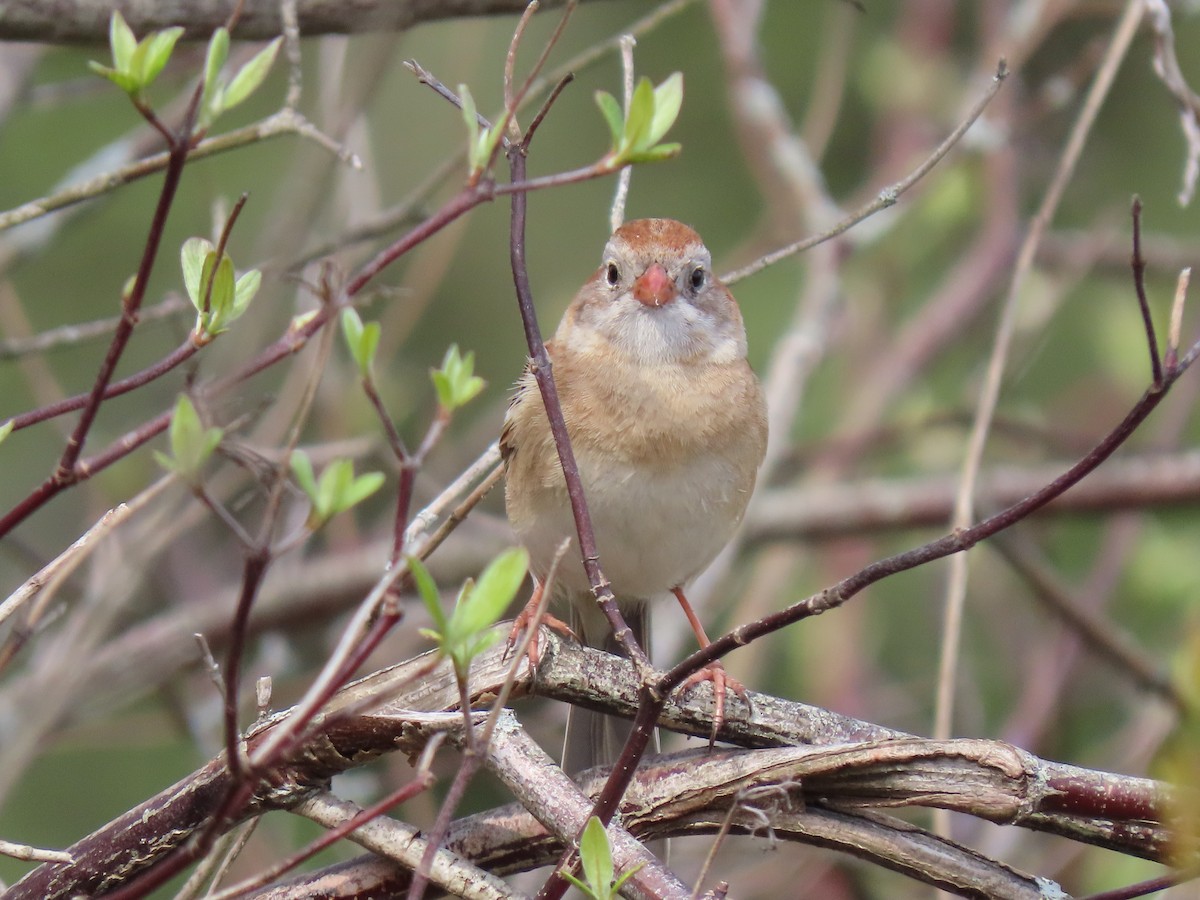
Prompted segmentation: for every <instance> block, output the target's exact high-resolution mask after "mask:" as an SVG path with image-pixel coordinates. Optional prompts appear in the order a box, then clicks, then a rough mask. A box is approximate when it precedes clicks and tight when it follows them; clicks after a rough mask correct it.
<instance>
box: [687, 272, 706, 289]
mask: <svg viewBox="0 0 1200 900" xmlns="http://www.w3.org/2000/svg"><path fill="white" fill-rule="evenodd" d="M706 278H707V276H706V275H705V272H704V266H696V268H694V269H692V279H691V281H692V290H693V291H698V290H700V288H702V287H704V281H705V279H706Z"/></svg>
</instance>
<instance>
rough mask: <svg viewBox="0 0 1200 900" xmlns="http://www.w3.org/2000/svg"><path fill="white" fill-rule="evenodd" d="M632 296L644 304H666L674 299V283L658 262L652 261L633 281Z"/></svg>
mask: <svg viewBox="0 0 1200 900" xmlns="http://www.w3.org/2000/svg"><path fill="white" fill-rule="evenodd" d="M633 296H634V299H636V300H638V301H639V302H640V303H643V304H645V305H646V306H666V305H667V304H668V303H670V302H671V301H672V300H674V299H675V283H674V282H673V281H671V276H669V275H668V274H667V270H666V269H664V268H663V267H662V265H661V264H660V263H654V264H653V265H651V266H650V268H648V269H647V270H646V271H645V272H643V273H642V274H641V276H640V277H639V278H638V279H637V281H635V282H634V283H633Z"/></svg>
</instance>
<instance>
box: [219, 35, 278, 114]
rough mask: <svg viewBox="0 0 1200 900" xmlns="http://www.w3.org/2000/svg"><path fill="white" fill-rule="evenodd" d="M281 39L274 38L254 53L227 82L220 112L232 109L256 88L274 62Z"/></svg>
mask: <svg viewBox="0 0 1200 900" xmlns="http://www.w3.org/2000/svg"><path fill="white" fill-rule="evenodd" d="M282 40H283V38H275V40H273V41H271V43H269V44H267V46H265V47H264V48H263V49H261V50H259V51H258V52H257V53H256V54H254V56H253V58H251V60H250V61H249V62H248V63H246V64H245V65H244V66H242V67H241V69H239V70H238V73H237V74H236V75H234V76H233V80H232V81H230V82H229V87H227V88H226V89H225V95H224V103H223V104H222V107H221V111H222V112H224V111H225V110H227V109H233V108H234V107H235V106H237V105H238V104H239V103H241V102H242V101H243V100H245V99H246V98H247V97H249V96H250V95H251V94H253V93H254V92H255V91H257V90H258V88H259V87H260V86H261V85H262V83H263V81H264V79H266V77H267V73H268V72H270V71H271V66H272V65H273V64H274V63H275V57H276V56H277V55H278V53H279V45H280V43H281V42H282Z"/></svg>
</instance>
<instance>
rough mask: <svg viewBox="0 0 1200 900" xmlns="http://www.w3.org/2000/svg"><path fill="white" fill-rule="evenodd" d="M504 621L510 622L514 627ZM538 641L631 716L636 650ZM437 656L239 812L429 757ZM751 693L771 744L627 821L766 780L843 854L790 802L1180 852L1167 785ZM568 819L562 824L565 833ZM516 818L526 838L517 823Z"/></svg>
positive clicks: (205, 815) (548, 687)
mask: <svg viewBox="0 0 1200 900" xmlns="http://www.w3.org/2000/svg"><path fill="white" fill-rule="evenodd" d="M497 627H498V628H499V629H500V631H501V633H504V634H507V633H508V628H509V626H508V624H507V623H502V624H501V625H499V626H497ZM539 640H540V642H541V646H542V648H543V651H542V660H541V663H540V665H539V668H538V671H537V673H536V679H537V691H538V694H539V695H540V696H548V697H552V698H556V699H564V700H579V701H581V702H584V703H586V704H587V705H589V706H593V707H595V708H604V709H605V710H606V711H608V712H616V713H623V714H626V715H630V714H632V713H633V711H634V710H636V709H637V706H638V682H637V679H636V677H635V675H634V673H633V672H632V671H631V670H630V666H629V663H628V661H627V660H624V659H621V658H619V657H615V656H610V655H608V654H605V653H602V652H600V651H597V650H591V649H587V648H583V647H580V646H579V645H578V644H576V643H574V642H573V641H565V640H563V639H562V638H561V637H559V636H557V635H556V634H555V633H554V632H553V631H552V630H550V629H546V628H543V629H542V632H541V634H540V636H539ZM430 655H431V654H426V655H425V656H421V657H416V658H415V659H412V660H408V661H407V662H404V663H401V664H400V665H398V666H394V667H391V668H388V669H384V670H382V671H379V672H376V673H374V674H372V675H370V676H368V677H366V678H364V679H362V680H360V681H358V682H356V683H355V684H352V685H350V686H349V687H347V688H345V689H344V690H342V691H340V692H339V693H338V695H337V697H336V698H335V700H334V703H333V704H332V711H331V712H330V714H329V715H328V716H327V717H326V719H325V720H324V722H323V724H322V726H321V729H320V732H319V734H315V735H313V736H311V737H310V740H309V742H308V743H307V745H306V747H305V748H304V750H303V752H300V753H298V754H296V755H295V756H294V757H293V758H292V759H291V760H290V761H289V762H287V763H285V764H283V765H281V766H280V767H278V768H277V769H276V770H275V772H274V777H273V778H272V786H271V788H270V789H269V790H268V791H264V792H262V793H260V794H258V795H256V796H255V797H254V799H253V801H252V802H251V804H250V805H249V806H248V807H247V808H246V809H245V810H244V812H243V817H242V818H247V817H251V816H255V815H258V814H260V813H262V812H264V811H266V810H267V809H268V808H278V807H283V808H290V807H294V806H296V805H297V804H299V803H302V802H304V801H305V800H306V799H308V798H310V797H312V796H314V791H317V790H323V789H324V786H325V785H326V784H327V782H328V779H329V778H331V777H332V776H333V775H334V774H337V773H338V772H342V771H346V770H348V769H352V768H356V767H358V766H362V765H365V764H366V763H367V762H369V761H370V760H371V759H374V758H376V757H378V755H380V754H381V753H388V752H393V751H399V752H402V753H405V754H416V753H419V752H420V751H421V749H422V748H423V747H424V745H425V743H426V742H427V741H428V740H429V739H431V738H432V737H433V735H435V734H439V733H442V732H444V731H447V730H450V731H454V730H455V729H461V728H462V716H461V714H460V713H459V712H457V707H458V704H459V694H458V685H457V683H456V680H455V677H454V673H453V670H452V667H451V666H450V664H449V663H445V662H444V663H442V664H439V665H436V666H431V665H430V659H429V658H430ZM505 655H506V650H505V648H504V647H503V646H499V645H498V646H495V647H492V648H491V649H489V650H488V651H487V652H485V653H484V654H482V655H481V656H480V657H478V658H477V661H476V664H475V665H474V666H473V667H472V675H473V685H472V697H473V698H488V697H491V696H494V694H495V693H496V692H497V691H499V690H500V689H501V687H502V685H503V684H504V681H505V679H506V677H507V676H508V674H509V671H510V670H511V668H512V664H513V660H512V659H506V658H505ZM533 679H534V673H533V672H532V671H531V670H530V669H529V667H528V665H527V663H526V662H525V660H524V658H523V656H521V657H519V663H518V669H517V677H516V680H515V685H514V691H513V694H512V696H513V698H521V697H524V696H528V694H529V692H530V690H531V686H532V683H533ZM706 690H707V689H702V690H700V691H699V693H698V695H697V696H695V697H694V698H693V702H692V703H690V704H687V705H684V704H680V703H678V702H675V701H672V702H670V703H668V704H667V706H666V709H665V711H664V717H663V720H662V722H661V724H662V725H664V726H665V727H669V728H672V729H677V730H683V731H686V732H688V733H693V734H697V735H704V736H706V735H707V734H708V732H709V729H710V728H711V721H710V717H709V713H708V712H707V710H708V709H710V708H711V702H710V700H709V697H708V696H707V694H706V693H705V691H706ZM754 704H755V715H754V719H753V721H752V722H747V721H727V722H726V724H725V726H724V727H723V729H722V732H721V738H722V740H729V741H734V742H736V743H738V744H742V745H745V746H748V747H758V748H769V747H774V748H777V749H758V750H753V751H746V750H726V751H721V752H718V753H712V752H709V751H707V750H702V751H698V752H694V753H689V754H682V755H675V756H672V757H668V758H665V759H664V760H662V762H663V763H664V764H663V765H662V766H661V767H655V764H654V761H653V760H649V761H647V765H646V766H645V767H643V768H641V769H639V773H638V776H637V779H636V780H635V782H634V785H633V790H632V791H631V792H630V794H629V795H628V796H627V797H626V799H625V804H624V806H623V809H622V817H623V821H624V823H625V825H626V826H627V827H628V828H629V830H630V831H631V832H632V833H633V834H635V835H636V836H637V837H639V838H642V837H646V836H656V835H662V834H680V833H694V832H696V831H699V832H702V833H703V832H704V831H708V830H716V825H715V824H714V823H717V824H719V821H720V820H721V819H722V818H723V814H724V812H725V811H727V810H728V809H729V807H730V805H731V804H734V803H738V804H743V805H744V804H745V803H746V798H747V793H746V792H747V791H759V792H760V793H759V794H758V795H757V796H759V797H760V799H761V797H762V796H763V794H762V793H761V792H762V791H764V790H766V789H771V790H774V791H777V792H778V791H782V792H783V794H782V795H786V796H789V797H791V798H792V799H793V800H794V801H795V802H794V803H793V805H792V808H791V809H789V808H787V806H786V805H778V806H777V807H775V806H771V807H768V808H766V809H765V810H764V809H761V808H760V812H764V813H765V815H766V821H767V822H768V823H769V824H770V825H771V826H772V827H777V826H778V827H779V828H781V829H794V830H795V832H796V839H799V840H805V841H807V842H811V843H817V844H821V845H824V846H830V845H835V846H839V848H840V849H846V850H849V849H850V848H849V846H848V845H847V846H841V845H839V844H836V843H835V842H833V841H832V840H831V839H830V835H831V834H832V832H831V831H830V829H831V828H832V825H830V824H828V823H827V824H825V825H821V826H820V827H821V828H824V829H825V832H824V834H825V837H820V836H818V835H817V828H818V825H819V824H820V823H809V824H807V825H806V824H805V821H804V820H803V819H802V818H797V815H798V814H797V812H796V810H799V811H800V813H801V814H802V813H805V812H806V811H810V810H811V811H813V812H820V811H826V812H831V813H836V814H837V815H846V816H860V815H861V808H862V807H864V806H880V807H894V806H895V805H911V806H927V805H938V806H941V807H945V808H949V809H954V810H958V811H961V812H965V813H968V814H970V815H973V816H976V817H979V818H984V819H987V820H989V821H993V822H999V823H1004V824H1010V825H1018V826H1021V827H1026V828H1032V829H1036V830H1039V831H1046V832H1049V833H1053V834H1059V835H1063V836H1066V837H1069V838H1072V839H1074V840H1080V841H1085V842H1087V843H1091V844H1095V845H1097V846H1101V847H1106V848H1108V849H1111V850H1116V851H1118V852H1121V853H1126V854H1130V855H1135V856H1140V857H1144V858H1147V859H1152V860H1156V861H1164V860H1166V859H1167V858H1168V857H1169V855H1170V854H1171V852H1172V845H1171V837H1172V835H1171V833H1170V830H1169V829H1168V827H1167V825H1166V824H1165V822H1166V813H1165V809H1164V807H1165V803H1166V801H1167V800H1168V788H1167V787H1166V786H1165V785H1163V784H1161V783H1159V782H1155V781H1151V780H1149V779H1144V778H1135V777H1131V776H1123V775H1114V774H1110V773H1107V772H1101V771H1095V770H1090V769H1083V768H1079V767H1076V766H1069V765H1065V764H1062V763H1056V762H1050V761H1046V760H1042V759H1040V758H1038V757H1036V756H1034V755H1032V754H1029V753H1026V752H1025V751H1023V750H1019V749H1017V748H1015V747H1013V746H1011V745H1008V744H1004V743H1002V742H998V741H976V740H958V741H944V742H938V741H927V740H923V739H920V738H916V737H913V736H911V735H905V734H903V733H901V732H896V731H892V730H890V729H886V728H882V727H880V726H877V725H873V724H871V723H868V722H862V721H858V720H855V719H851V718H848V717H845V716H840V715H838V714H836V713H832V712H829V711H827V710H823V709H819V708H817V707H812V706H806V705H804V704H799V703H792V702H789V701H785V700H781V699H779V698H776V697H771V696H768V695H762V694H755V695H754ZM339 711H340V712H339ZM292 715H293V711H291V710H289V711H286V712H283V713H280V714H278V715H276V716H274V717H272V718H271V719H269V720H268V721H266V722H264V723H262V724H261V725H259V726H257V727H256V728H254V729H252V730H251V732H250V733H249V735H248V736H247V741H248V745H249V750H250V753H251V755H254V754H255V752H256V750H257V749H258V748H259V747H260V746H262V745H263V744H265V743H266V742H267V741H268V740H269V739H270V735H271V732H272V731H273V730H274V729H276V728H278V727H279V726H280V725H282V724H284V723H285V722H286V721H287V720H288V718H290V717H291V716H292ZM505 728H515V725H513V724H512V723H510V724H509V725H507V726H505ZM489 765H492V763H491V762H489ZM507 768H508V769H511V765H510V766H508V767H507ZM536 768H537V774H531V773H530V772H524V773H510V775H511V777H512V778H517V777H519V778H523V779H525V781H526V783H527V784H528V785H531V786H533V787H536V779H537V778H539V777H540V778H542V779H544V778H545V772H546V771H549V770H546V769H544V768H542V767H536ZM589 774H590V775H591V776H592V781H591V782H589V783H585V785H584V790H585V793H588V794H593V795H594V791H595V789H596V788H597V787H598V786H599V783H600V782H599V780H598V779H599V777H600V776H601V775H603V772H602V771H592V772H591V773H589ZM230 778H231V776H230V774H229V771H228V768H227V767H226V765H225V757H224V755H223V754H222V755H219V756H218V757H216V758H215V759H213V760H212V761H211V762H209V763H208V764H207V765H206V766H204V767H203V768H201V769H199V770H198V771H196V772H195V773H193V774H192V775H190V776H188V777H187V778H185V779H183V780H182V781H180V782H178V783H177V784H176V785H174V786H172V787H170V788H168V789H167V790H165V791H163V792H161V793H160V794H158V795H157V796H155V797H153V798H151V799H150V800H147V801H146V802H144V803H142V804H141V805H140V806H138V807H136V808H135V809H133V810H130V811H129V812H127V813H125V814H123V815H122V816H120V817H119V818H118V819H115V820H114V821H112V822H110V823H109V824H107V825H105V826H103V827H101V828H100V829H99V830H97V831H96V832H95V833H93V834H92V835H90V836H89V837H87V838H84V839H83V840H82V841H80V842H78V843H77V844H75V845H74V846H73V847H71V848H69V851H68V852H70V853H71V854H72V856H73V857H74V859H75V862H74V863H73V864H69V865H44V866H41V867H39V868H37V869H35V870H34V871H32V872H30V873H29V874H28V875H26V876H25V878H23V879H22V880H21V881H20V882H18V883H17V884H15V885H14V886H13V887H12V888H11V890H10V893H9V894H7V895H6V898H8V900H27V898H33V897H37V898H45V900H55V898H59V897H67V896H72V895H75V894H78V893H94V892H95V891H96V890H98V889H99V887H100V885H101V884H104V885H105V886H106V887H107V888H108V889H112V888H114V887H116V886H118V885H119V884H121V883H122V882H125V881H127V880H129V879H131V878H132V877H134V876H135V875H136V874H137V873H138V872H139V871H143V870H144V869H145V868H148V867H149V866H152V865H153V864H154V863H155V862H156V861H157V860H159V859H161V858H163V857H164V856H165V855H166V854H167V853H169V852H171V851H172V850H173V849H174V848H176V847H178V846H179V845H181V844H183V843H185V842H187V841H188V839H189V838H190V837H191V836H193V835H195V834H196V833H197V832H198V831H199V830H201V829H203V828H205V827H206V825H207V824H208V822H209V821H210V817H211V816H212V815H213V814H214V813H215V811H216V809H217V807H218V806H219V804H220V802H221V798H222V796H223V793H224V791H225V789H226V788H227V787H228V784H229V781H230ZM553 784H554V783H552V782H547V783H546V786H552V785H553ZM835 807H836V809H835ZM485 815H490V816H492V817H493V819H492V821H493V822H494V823H497V824H496V825H495V826H494V827H499V825H500V824H503V826H504V828H505V829H511V828H512V827H514V818H516V817H518V816H519V815H522V814H519V813H518V811H516V810H514V809H512V808H508V809H506V810H503V811H493V813H490V814H485ZM705 817H707V818H705ZM470 821H471V820H468V819H464V820H460V821H459V823H457V824H456V826H455V827H454V828H453V829H452V831H451V834H450V846H451V847H454V848H456V849H465V848H464V847H463V845H462V844H461V843H458V842H459V841H461V840H462V835H463V834H464V829H466V828H467V827H468V823H469V822H470ZM476 821H477V820H476ZM738 821H739V822H740V827H741V828H742V829H743V830H746V831H749V830H753V829H754V827H755V826H754V823H753V821H752V817H751V818H746V817H743V818H741V819H739V820H738ZM701 823H707V824H701ZM234 824H235V823H234V822H229V823H227V825H226V826H225V827H226V828H229V827H232V826H233V825H234ZM569 824H570V823H568V822H559V823H558V825H559V827H560V829H561V828H566V827H567V826H568V825H569ZM758 824H760V825H761V824H762V817H761V816H760V817H759V821H758ZM876 824H878V821H876ZM515 827H517V828H518V832H517V833H520V832H519V828H520V827H523V826H520V825H519V823H518V824H516V826H515ZM524 827H528V826H524ZM862 827H865V826H862ZM888 827H889V828H891V830H892V832H893V835H892V840H893V841H894V840H899V839H902V836H901V837H897V836H896V835H897V833H896V828H898V827H899V826H890V825H889V826H888ZM568 833H569V829H568ZM475 834H476V835H477V837H479V838H482V840H476V841H475V842H474V843H473V845H472V846H473V847H475V848H478V847H481V846H482V847H483V850H482V851H473V853H472V856H473V858H474V861H475V862H476V864H479V865H483V866H485V867H488V868H490V863H489V860H493V861H494V854H496V853H497V852H498V848H499V846H500V845H503V848H504V849H505V851H506V852H507V854H508V863H509V865H511V864H512V862H513V859H514V858H520V859H522V860H523V862H522V867H524V865H525V863H526V862H528V863H529V865H530V867H532V866H533V865H539V864H544V862H545V858H544V856H539V857H538V858H537V859H535V860H527V859H526V858H525V857H524V856H523V854H525V852H526V850H527V849H529V848H526V846H525V844H526V841H524V840H523V839H517V840H515V841H510V839H511V836H512V834H513V832H512V831H511V830H505V831H504V832H502V833H501V834H498V833H496V832H491V833H488V832H486V831H485V832H482V833H480V832H478V831H476V832H475ZM918 837H919V841H920V842H923V841H926V840H927V839H928V838H927V837H926V836H924V835H923V833H921V834H920V835H918ZM539 840H542V839H539ZM914 840H916V838H914ZM533 841H534V837H533V836H532V834H531V836H530V842H533ZM848 843H849V842H847V844H848ZM514 848H515V849H514ZM543 851H544V852H549V853H551V854H557V853H558V852H560V851H561V847H560V846H559V845H557V844H554V845H549V846H545V845H544V844H543V845H539V854H540V853H542V852H543ZM489 854H492V855H493V856H489ZM872 859H875V860H876V861H879V858H878V857H875V856H873V857H872ZM964 864H965V862H964ZM933 870H934V867H931V869H930V871H933ZM502 871H512V869H511V868H506V869H502ZM939 871H940V870H939Z"/></svg>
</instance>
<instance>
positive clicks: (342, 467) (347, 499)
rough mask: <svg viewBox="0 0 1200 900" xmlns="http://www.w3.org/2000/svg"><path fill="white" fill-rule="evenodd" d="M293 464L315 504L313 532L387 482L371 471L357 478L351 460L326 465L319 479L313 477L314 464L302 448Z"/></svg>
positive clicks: (311, 518) (294, 455) (299, 481)
mask: <svg viewBox="0 0 1200 900" xmlns="http://www.w3.org/2000/svg"><path fill="white" fill-rule="evenodd" d="M291 464H292V473H293V474H294V475H295V476H296V483H297V484H299V485H300V489H301V490H303V491H304V493H305V494H306V495H307V496H308V500H309V503H311V504H312V511H311V512H310V513H309V515H308V526H309V528H311V529H313V530H314V531H315V530H316V529H317V528H320V527H321V526H322V525H324V524H325V523H326V522H328V521H329V520H330V519H332V518H333V517H334V516H336V515H337V514H338V513H341V512H345V511H346V510H348V509H350V507H352V506H355V505H356V504H358V503H361V502H362V501H363V500H365V499H366V498H367V497H369V496H371V494H373V493H375V492H376V491H377V490H379V489H380V488H381V487H382V486H383V482H384V477H383V474H382V473H381V472H368V473H366V474H364V475H360V476H359V477H357V478H355V477H354V465H353V463H351V462H350V460H348V459H335V460H334V461H333V462H331V463H330V464H329V465H328V466H326V467H325V470H324V471H323V472H322V473H321V477H320V478H314V477H313V469H312V463H311V462H310V461H309V459H308V457H307V456H306V455H305V454H304V453H302V452H300V451H299V450H297V451H294V452H293V453H292V459H291Z"/></svg>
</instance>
